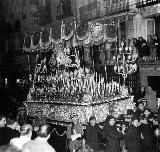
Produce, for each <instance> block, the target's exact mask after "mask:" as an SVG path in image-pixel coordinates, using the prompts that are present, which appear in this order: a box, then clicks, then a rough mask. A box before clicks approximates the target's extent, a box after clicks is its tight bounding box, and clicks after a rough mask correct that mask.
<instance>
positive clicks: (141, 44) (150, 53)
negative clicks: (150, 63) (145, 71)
mask: <svg viewBox="0 0 160 152" xmlns="http://www.w3.org/2000/svg"><path fill="white" fill-rule="evenodd" d="M159 45H160V41H159V38H158V36H157V35H153V36H151V35H148V36H147V40H145V39H144V38H143V37H138V38H133V46H134V47H135V48H136V49H137V51H138V54H139V57H140V58H143V59H147V58H148V59H149V58H152V59H155V60H156V59H159V58H160V47H159Z"/></svg>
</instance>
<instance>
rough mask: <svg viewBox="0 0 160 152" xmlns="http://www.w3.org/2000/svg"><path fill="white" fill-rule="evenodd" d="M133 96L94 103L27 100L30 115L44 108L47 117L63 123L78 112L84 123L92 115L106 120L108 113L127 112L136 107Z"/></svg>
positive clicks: (115, 114)
mask: <svg viewBox="0 0 160 152" xmlns="http://www.w3.org/2000/svg"><path fill="white" fill-rule="evenodd" d="M132 99H133V98H132V96H127V97H126V96H123V97H122V96H121V97H119V96H118V97H115V98H113V99H107V100H103V101H99V102H93V103H77V102H67V103H66V102H58V101H42V100H40V101H35V100H29V101H26V102H25V105H26V108H27V112H28V115H29V116H30V117H34V116H36V111H37V110H42V112H43V115H44V116H45V118H46V119H49V120H51V121H58V122H63V123H65V122H66V123H68V122H71V115H72V114H73V113H77V114H78V117H79V120H80V122H81V123H82V124H84V125H85V124H87V122H88V119H89V117H90V116H92V115H94V116H95V117H96V119H97V122H98V123H100V122H104V121H105V119H106V117H107V115H108V114H111V113H112V114H113V115H114V116H115V117H117V116H118V115H120V114H126V112H127V109H134V103H133V100H132Z"/></svg>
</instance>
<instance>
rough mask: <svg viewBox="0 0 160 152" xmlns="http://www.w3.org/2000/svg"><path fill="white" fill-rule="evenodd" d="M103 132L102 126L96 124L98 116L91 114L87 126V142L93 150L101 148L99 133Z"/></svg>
mask: <svg viewBox="0 0 160 152" xmlns="http://www.w3.org/2000/svg"><path fill="white" fill-rule="evenodd" d="M99 134H102V130H101V128H100V127H99V126H98V125H97V124H96V118H95V117H94V116H91V117H90V119H89V125H87V127H86V144H87V145H89V146H90V148H91V149H93V150H98V149H99V139H98V135H99Z"/></svg>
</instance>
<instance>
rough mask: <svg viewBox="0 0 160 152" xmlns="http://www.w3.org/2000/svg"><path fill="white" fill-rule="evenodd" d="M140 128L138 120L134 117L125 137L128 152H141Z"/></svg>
mask: <svg viewBox="0 0 160 152" xmlns="http://www.w3.org/2000/svg"><path fill="white" fill-rule="evenodd" d="M138 127H139V121H138V118H136V117H132V120H131V125H130V126H129V128H128V131H127V133H126V135H125V143H126V149H127V150H128V152H141V134H140V132H139V128H138Z"/></svg>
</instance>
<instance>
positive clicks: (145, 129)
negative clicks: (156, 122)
mask: <svg viewBox="0 0 160 152" xmlns="http://www.w3.org/2000/svg"><path fill="white" fill-rule="evenodd" d="M150 115H151V112H150V110H149V109H147V108H146V109H145V110H144V115H143V116H142V118H141V125H140V130H141V131H140V132H141V133H142V137H143V138H142V151H144V152H153V132H152V125H151V122H150V120H151V117H150Z"/></svg>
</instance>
